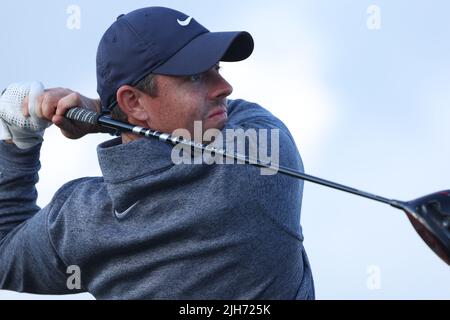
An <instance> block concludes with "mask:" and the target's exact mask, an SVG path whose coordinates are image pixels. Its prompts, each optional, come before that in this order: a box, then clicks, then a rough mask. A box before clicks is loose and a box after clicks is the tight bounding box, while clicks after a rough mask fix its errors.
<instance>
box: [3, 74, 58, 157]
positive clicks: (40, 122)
mask: <svg viewBox="0 0 450 320" xmlns="http://www.w3.org/2000/svg"><path fill="white" fill-rule="evenodd" d="M43 92H44V86H43V85H42V83H40V82H30V83H13V84H11V85H10V86H9V87H8V88H7V89H6V90H5V91H4V92H3V94H2V95H1V97H0V140H12V142H14V144H15V145H16V146H17V147H18V148H20V149H29V148H32V147H34V146H36V145H38V144H40V143H41V142H42V141H43V140H44V139H43V136H44V131H45V129H46V128H48V127H49V126H51V125H52V123H51V122H49V121H47V120H44V119H41V118H39V117H38V116H37V115H36V108H37V106H36V100H37V98H38V96H39V95H40V94H41V93H43ZM26 96H28V109H29V113H30V117H29V118H26V117H25V116H24V115H23V113H22V107H23V105H22V104H23V101H24V99H25V97H26Z"/></svg>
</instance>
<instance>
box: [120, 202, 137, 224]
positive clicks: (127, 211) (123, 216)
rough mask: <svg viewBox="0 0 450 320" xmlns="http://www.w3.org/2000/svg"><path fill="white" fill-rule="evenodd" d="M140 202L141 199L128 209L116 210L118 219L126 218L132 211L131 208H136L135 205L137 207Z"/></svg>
mask: <svg viewBox="0 0 450 320" xmlns="http://www.w3.org/2000/svg"><path fill="white" fill-rule="evenodd" d="M138 204H139V201H138V202H136V203H135V204H133V205H132V206H131V207H129V208H128V209H127V210H125V211H124V212H118V211H117V210H114V215H115V216H116V218H117V219H119V220H122V219H125V218H126V216H128V214H129V213H130V212H131V210H133V209H134V207H136V206H137V205H138Z"/></svg>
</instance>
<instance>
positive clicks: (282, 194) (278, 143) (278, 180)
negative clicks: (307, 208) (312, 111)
mask: <svg viewBox="0 0 450 320" xmlns="http://www.w3.org/2000/svg"><path fill="white" fill-rule="evenodd" d="M227 129H231V130H232V131H234V132H235V133H236V132H238V133H236V135H237V136H239V135H243V136H244V137H245V139H244V138H235V137H229V136H228V133H227V132H226V130H227ZM261 129H263V130H266V131H267V132H268V134H267V136H265V135H261ZM251 130H256V132H257V135H256V138H255V137H252V136H251V135H250V134H248V133H249V132H250V131H251ZM239 131H240V132H239ZM224 135H225V136H226V138H225V141H226V142H228V141H231V142H234V143H235V146H233V144H231V146H232V148H233V149H230V148H229V147H228V146H225V149H226V150H227V151H232V152H237V153H239V154H243V152H245V155H246V156H247V155H250V156H251V158H254V159H255V158H256V159H258V160H259V161H261V162H262V163H264V164H270V165H271V166H273V167H277V166H283V167H287V168H291V169H294V170H297V171H299V172H304V166H303V161H302V159H301V156H300V153H299V151H298V148H297V146H296V143H295V140H294V138H293V137H292V135H291V133H290V132H289V129H288V128H287V127H286V125H285V124H284V123H283V122H282V121H281V120H279V119H278V118H277V117H275V116H274V115H272V114H271V113H270V112H269V111H267V110H266V109H264V108H263V107H261V106H259V105H258V104H255V103H250V102H246V101H244V100H234V101H230V102H229V122H228V124H227V126H226V128H225V133H224ZM272 138H274V139H272ZM252 141H253V143H252ZM264 141H266V143H264ZM241 145H244V147H240V146H241ZM252 146H255V147H252ZM239 149H240V150H241V151H239ZM255 149H256V152H255ZM244 150H245V151H244ZM225 167H227V166H225ZM257 169H258V170H255V168H252V167H250V166H237V167H235V168H232V167H231V168H229V170H230V171H236V170H239V174H236V173H235V175H234V176H235V177H236V178H235V180H234V183H233V185H234V186H236V188H237V189H236V190H235V192H240V193H243V192H245V193H246V194H247V199H252V202H253V204H254V205H255V206H257V207H259V208H260V209H261V210H260V211H261V212H265V213H267V214H268V215H269V216H271V217H272V219H273V221H276V222H277V223H278V224H279V225H280V226H282V228H283V229H285V230H287V231H288V232H289V233H290V234H292V235H294V236H295V237H296V238H297V239H299V240H301V241H303V234H302V229H301V225H300V211H301V205H302V198H303V186H304V182H303V180H299V179H295V178H292V177H288V176H286V175H283V174H279V172H273V171H269V172H270V173H269V172H267V171H264V169H259V168H257ZM249 181H251V183H249ZM255 195H257V196H255ZM242 201H245V200H244V199H243V200H242ZM256 211H258V210H256Z"/></svg>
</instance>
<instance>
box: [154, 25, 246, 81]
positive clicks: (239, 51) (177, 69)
mask: <svg viewBox="0 0 450 320" xmlns="http://www.w3.org/2000/svg"><path fill="white" fill-rule="evenodd" d="M253 49H254V42H253V38H252V36H251V35H250V34H249V33H248V32H208V33H204V34H202V35H200V36H198V37H197V38H195V39H194V40H192V41H191V42H189V43H188V44H187V45H186V46H185V47H183V49H181V50H180V51H178V52H177V53H176V54H175V55H174V56H172V57H171V58H170V59H169V60H168V61H166V62H165V63H164V64H162V65H161V66H159V67H158V68H156V69H155V70H153V73H155V74H162V75H171V76H189V75H194V74H199V73H203V72H205V71H207V70H209V69H211V68H212V67H213V66H214V65H215V64H217V63H218V62H219V61H224V62H235V61H242V60H245V59H247V58H248V57H250V55H251V54H252V52H253Z"/></svg>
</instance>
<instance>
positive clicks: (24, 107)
mask: <svg viewBox="0 0 450 320" xmlns="http://www.w3.org/2000/svg"><path fill="white" fill-rule="evenodd" d="M22 114H23V116H24V117H25V118H29V117H30V110H29V109H28V95H27V96H26V97H25V99H23V102H22Z"/></svg>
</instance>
